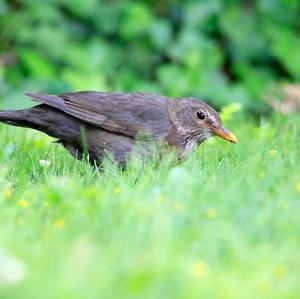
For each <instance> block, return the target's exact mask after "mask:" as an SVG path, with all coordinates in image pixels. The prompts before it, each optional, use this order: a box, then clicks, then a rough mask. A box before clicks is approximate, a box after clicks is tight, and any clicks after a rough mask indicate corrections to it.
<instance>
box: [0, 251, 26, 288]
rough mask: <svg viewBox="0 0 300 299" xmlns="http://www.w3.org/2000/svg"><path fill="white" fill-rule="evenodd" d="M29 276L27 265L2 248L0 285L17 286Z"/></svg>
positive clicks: (0, 255) (0, 254) (0, 253)
mask: <svg viewBox="0 0 300 299" xmlns="http://www.w3.org/2000/svg"><path fill="white" fill-rule="evenodd" d="M26 274H27V268H26V266H25V264H24V263H23V262H22V261H21V260H20V259H18V258H16V257H14V256H12V255H10V254H9V253H8V252H7V251H5V250H4V249H2V248H0V285H10V286H12V285H17V284H18V283H20V282H21V281H22V280H23V279H24V278H25V277H26Z"/></svg>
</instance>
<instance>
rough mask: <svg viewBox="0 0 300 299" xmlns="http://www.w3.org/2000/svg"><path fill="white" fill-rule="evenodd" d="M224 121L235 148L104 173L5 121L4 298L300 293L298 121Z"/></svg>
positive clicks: (0, 207)
mask: <svg viewBox="0 0 300 299" xmlns="http://www.w3.org/2000/svg"><path fill="white" fill-rule="evenodd" d="M227 125H228V127H229V128H230V129H232V131H233V132H234V133H236V135H237V136H238V137H239V140H240V143H239V144H238V145H236V146H235V145H232V144H229V143H226V142H224V141H222V140H221V139H217V138H214V139H212V140H211V141H210V142H206V143H205V145H204V146H201V147H200V148H199V149H198V151H197V152H196V153H195V154H194V155H193V156H192V157H191V158H190V159H189V160H188V161H186V162H184V163H183V164H181V165H178V166H172V165H171V163H170V159H168V158H166V159H165V160H164V161H162V163H161V164H160V165H159V166H158V167H154V166H152V165H150V164H149V165H146V166H145V167H143V166H141V165H138V164H132V165H131V166H130V167H129V168H128V169H127V170H125V171H124V172H121V171H119V170H118V169H116V167H114V166H113V165H111V164H110V163H107V164H106V165H105V171H104V172H102V173H98V172H96V171H95V170H94V169H93V168H92V167H90V166H89V165H86V164H85V163H81V162H76V161H75V160H73V159H72V158H71V157H70V156H69V155H68V154H67V153H66V152H65V150H64V149H62V148H61V147H59V146H58V145H51V141H52V140H51V139H50V138H48V137H45V135H43V134H40V133H36V132H34V131H31V130H26V129H22V128H12V127H6V126H4V125H1V126H0V140H1V149H0V244H1V245H0V247H1V248H0V298H1V299H14V298H15V299H20V298H22V299H27V298H28V299H29V298H30V299H35V298H36V299H39V298H43V299H47V298H56V299H60V298H61V299H68V298H95V299H96V298H97V299H98V298H130V299H131V298H143V299H147V298H174V299H175V298H184V299H188V298H196V299H199V298H209V299H214V298H220V299H221V298H222V299H227V298H228V299H235V298H237V299H242V298H249V299H253V298H272V299H276V298H284V299H287V298H299V297H300V283H299V277H300V251H299V245H300V190H297V184H298V183H299V182H300V149H299V138H300V120H299V117H297V116H295V117H290V118H288V119H282V118H280V117H279V116H276V115H275V116H273V117H272V118H270V119H265V120H262V121H261V122H259V123H255V122H254V121H251V120H249V119H248V118H247V117H242V116H237V117H236V120H235V121H234V122H230V123H229V124H227ZM51 146H52V148H51V150H50V152H49V149H50V147H51ZM43 159H47V160H50V161H51V165H50V166H49V167H42V166H40V164H39V161H40V160H43ZM298 188H299V189H300V186H298Z"/></svg>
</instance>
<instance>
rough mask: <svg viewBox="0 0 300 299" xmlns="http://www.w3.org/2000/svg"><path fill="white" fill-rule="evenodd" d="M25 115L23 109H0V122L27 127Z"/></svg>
mask: <svg viewBox="0 0 300 299" xmlns="http://www.w3.org/2000/svg"><path fill="white" fill-rule="evenodd" d="M26 120H27V115H26V109H25V110H17V111H12V110H0V122H3V123H6V124H8V125H12V126H19V127H27V125H26Z"/></svg>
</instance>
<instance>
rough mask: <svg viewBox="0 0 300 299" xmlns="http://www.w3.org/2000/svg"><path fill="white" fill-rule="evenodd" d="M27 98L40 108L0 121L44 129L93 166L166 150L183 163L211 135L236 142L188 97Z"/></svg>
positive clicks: (2, 114) (6, 114) (3, 115)
mask: <svg viewBox="0 0 300 299" xmlns="http://www.w3.org/2000/svg"><path fill="white" fill-rule="evenodd" d="M26 95H27V96H30V97H31V98H33V100H35V101H37V102H39V103H40V104H39V105H38V106H35V107H33V108H30V109H24V110H17V111H11V110H8V111H0V121H1V122H4V123H6V124H9V125H14V126H21V127H27V128H32V129H35V130H38V131H42V132H44V133H46V134H48V135H50V136H52V137H54V138H57V139H58V141H57V142H59V143H61V144H62V145H63V146H64V147H65V148H66V149H67V150H68V151H69V152H70V153H71V154H72V155H73V156H74V157H75V158H77V159H82V158H83V157H84V155H85V153H87V154H88V156H89V160H90V161H91V162H92V163H95V162H96V164H97V165H101V163H102V162H103V159H104V157H105V156H106V155H107V154H109V155H110V156H111V157H112V158H113V159H114V160H115V161H116V162H117V164H118V165H120V166H123V165H126V163H127V162H128V160H129V159H130V158H131V157H132V156H138V157H140V158H141V159H142V160H144V159H145V158H146V157H148V156H149V155H152V154H154V153H156V154H157V155H158V156H160V157H161V156H163V155H164V154H165V153H166V152H168V151H169V150H175V153H176V157H177V159H178V160H179V161H182V160H184V159H185V158H187V157H188V156H189V155H190V154H191V153H192V152H193V151H194V150H195V148H196V147H197V146H198V145H199V144H201V143H202V142H203V141H205V140H206V139H207V138H209V137H211V136H214V135H217V136H220V137H222V138H224V139H225V140H227V141H230V142H232V143H237V138H236V137H235V136H234V135H233V134H232V133H231V132H230V131H228V130H227V129H225V128H224V127H223V126H222V121H221V119H220V116H219V114H218V113H217V112H216V111H215V110H214V109H213V108H212V107H210V106H209V105H208V104H206V103H204V102H202V101H200V100H197V99H194V98H191V97H181V98H176V99H172V98H169V97H166V96H161V95H157V94H151V93H110V92H95V91H82V92H71V93H64V94H60V95H50V94H42V93H27V94H26Z"/></svg>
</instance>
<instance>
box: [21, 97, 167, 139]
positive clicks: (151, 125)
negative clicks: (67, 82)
mask: <svg viewBox="0 0 300 299" xmlns="http://www.w3.org/2000/svg"><path fill="white" fill-rule="evenodd" d="M27 95H28V96H30V97H32V98H33V99H35V100H36V101H38V102H41V103H44V104H47V105H49V106H52V107H55V108H57V109H59V110H62V111H64V112H66V113H68V114H70V115H72V116H75V117H76V118H78V119H80V120H82V121H84V122H86V123H89V124H93V125H95V126H98V127H101V128H103V129H104V130H107V131H111V132H117V133H121V134H125V135H127V136H131V137H136V136H137V135H141V134H151V135H152V136H154V137H164V136H166V135H167V134H168V132H169V131H170V129H171V126H172V125H171V122H170V120H169V117H168V112H167V101H168V100H167V98H166V97H163V96H159V95H155V94H146V93H128V94H123V93H108V92H107V93H106V92H93V91H83V92H73V93H64V94H61V95H57V96H56V95H47V94H32V93H28V94H27Z"/></svg>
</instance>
